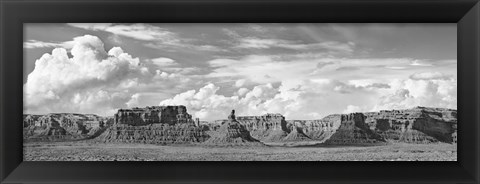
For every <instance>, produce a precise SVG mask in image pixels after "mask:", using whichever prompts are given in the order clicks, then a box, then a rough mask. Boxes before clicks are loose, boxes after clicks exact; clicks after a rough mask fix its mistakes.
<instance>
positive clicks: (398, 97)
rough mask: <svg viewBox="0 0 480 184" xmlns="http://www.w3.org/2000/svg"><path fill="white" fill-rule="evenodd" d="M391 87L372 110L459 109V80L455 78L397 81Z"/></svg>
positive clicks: (433, 77) (434, 77)
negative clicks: (416, 107) (417, 107)
mask: <svg viewBox="0 0 480 184" xmlns="http://www.w3.org/2000/svg"><path fill="white" fill-rule="evenodd" d="M442 76H443V75H442ZM390 86H392V88H391V89H389V90H387V91H386V92H385V93H384V94H383V95H382V96H380V97H379V99H380V100H379V102H378V103H377V104H376V105H375V106H374V108H373V109H372V110H383V109H405V108H412V107H415V106H427V107H443V108H453V109H456V108H457V79H456V78H454V77H449V78H444V77H442V78H437V77H436V76H432V78H415V79H405V80H395V81H393V82H392V83H390Z"/></svg>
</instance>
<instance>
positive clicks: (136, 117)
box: [114, 105, 193, 126]
mask: <svg viewBox="0 0 480 184" xmlns="http://www.w3.org/2000/svg"><path fill="white" fill-rule="evenodd" d="M114 118H115V123H116V124H127V125H133V126H139V125H148V124H153V123H163V124H169V125H173V124H177V123H191V122H192V121H193V120H192V116H191V115H190V114H188V113H187V108H186V107H185V106H183V105H180V106H154V107H146V108H133V109H119V110H118V112H117V113H116V114H115V116H114Z"/></svg>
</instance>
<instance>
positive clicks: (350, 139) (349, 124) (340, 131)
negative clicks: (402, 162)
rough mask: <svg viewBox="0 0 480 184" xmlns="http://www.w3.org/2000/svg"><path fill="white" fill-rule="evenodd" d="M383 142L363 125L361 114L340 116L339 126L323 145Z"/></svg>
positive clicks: (363, 119) (363, 118)
mask: <svg viewBox="0 0 480 184" xmlns="http://www.w3.org/2000/svg"><path fill="white" fill-rule="evenodd" d="M380 142H385V140H384V139H383V138H382V137H381V136H380V135H378V134H376V133H375V132H374V131H372V130H370V129H369V127H368V125H367V124H366V123H365V115H363V114H362V113H351V114H342V115H341V116H340V126H339V127H338V128H337V129H336V130H335V132H334V133H333V134H332V135H331V136H330V137H329V138H328V139H326V140H325V142H324V143H325V144H341V145H358V144H361V145H364V144H376V143H380Z"/></svg>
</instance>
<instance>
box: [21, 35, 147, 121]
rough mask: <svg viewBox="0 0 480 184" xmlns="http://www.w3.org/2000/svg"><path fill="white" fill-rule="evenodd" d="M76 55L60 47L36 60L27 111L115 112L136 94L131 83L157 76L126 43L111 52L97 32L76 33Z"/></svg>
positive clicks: (28, 88)
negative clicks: (77, 35)
mask: <svg viewBox="0 0 480 184" xmlns="http://www.w3.org/2000/svg"><path fill="white" fill-rule="evenodd" d="M71 54H72V57H71V58H70V57H69V56H68V55H67V51H66V50H65V49H64V48H55V49H53V51H52V53H51V54H49V53H46V54H44V55H43V56H42V57H41V58H40V59H38V60H37V61H36V62H35V68H34V70H33V71H32V72H31V73H30V74H29V75H28V78H27V82H26V83H25V84H24V102H25V110H26V111H27V112H36V113H47V112H83V113H100V114H103V113H111V112H113V109H115V108H119V107H124V106H125V105H126V104H125V103H126V102H128V101H129V100H130V99H131V96H132V94H131V90H130V88H134V87H136V86H138V84H139V83H145V82H148V81H150V80H151V79H152V78H153V77H154V74H151V73H150V72H149V70H148V68H146V67H145V66H142V64H141V62H140V60H139V59H138V58H133V57H132V56H131V55H129V54H128V53H124V51H123V50H122V49H121V48H119V47H114V48H112V49H110V50H109V51H108V52H107V51H106V50H105V49H104V45H103V42H102V41H101V40H100V39H99V38H98V37H96V36H91V35H85V36H81V37H76V38H74V40H73V47H72V49H71ZM109 115H111V114H109Z"/></svg>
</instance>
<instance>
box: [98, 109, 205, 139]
mask: <svg viewBox="0 0 480 184" xmlns="http://www.w3.org/2000/svg"><path fill="white" fill-rule="evenodd" d="M205 128H206V127H204V126H199V125H198V123H195V122H194V121H193V120H192V116H191V115H190V114H188V113H187V109H186V107H185V106H155V107H146V108H133V109H119V110H118V112H117V113H116V114H115V115H114V125H112V126H111V127H109V128H108V129H107V130H106V131H105V132H104V133H103V134H102V135H100V136H99V137H97V139H96V140H99V141H102V142H129V143H153V144H177V143H182V144H184V143H197V142H203V141H205V140H206V139H207V138H208V137H209V136H208V134H206V132H205Z"/></svg>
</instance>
